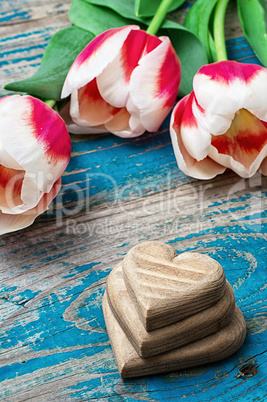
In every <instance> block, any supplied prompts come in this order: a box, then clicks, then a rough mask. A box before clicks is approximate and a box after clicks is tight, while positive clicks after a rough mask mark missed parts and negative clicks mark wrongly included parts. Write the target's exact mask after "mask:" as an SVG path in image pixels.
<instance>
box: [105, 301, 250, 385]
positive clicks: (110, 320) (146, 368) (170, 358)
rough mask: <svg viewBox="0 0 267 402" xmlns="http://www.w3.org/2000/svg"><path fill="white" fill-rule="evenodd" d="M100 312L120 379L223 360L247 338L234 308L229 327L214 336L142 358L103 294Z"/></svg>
mask: <svg viewBox="0 0 267 402" xmlns="http://www.w3.org/2000/svg"><path fill="white" fill-rule="evenodd" d="M103 311H104V317H105V321H106V323H107V329H108V334H109V337H110V340H111V345H112V349H113V352H114V355H115V357H116V361H117V365H118V369H119V372H120V374H121V376H122V378H129V377H138V376H142V375H151V374H157V373H164V372H168V371H176V370H181V369H184V368H188V367H192V366H193V367H196V366H198V365H200V364H206V363H213V362H216V361H218V360H221V359H225V358H227V357H229V356H231V354H232V353H234V352H236V351H237V350H238V349H239V348H240V347H241V345H242V344H243V341H244V339H245V335H246V323H245V320H244V317H243V314H242V313H241V311H240V309H239V308H238V307H237V306H236V308H235V311H234V315H233V318H232V319H231V321H230V322H229V324H228V325H226V326H225V327H224V328H222V329H220V330H219V331H218V332H216V333H215V334H212V335H209V336H207V337H204V338H202V339H200V340H197V341H195V342H193V343H190V344H189V345H184V346H181V347H179V348H177V349H172V350H171V351H169V352H165V353H161V354H158V355H155V356H150V357H146V358H143V357H140V356H139V355H138V354H137V352H136V350H135V349H134V348H133V346H132V344H131V343H130V342H129V340H128V338H127V337H126V335H125V333H124V332H123V330H122V328H121V327H120V325H119V323H118V321H117V320H116V318H115V316H114V315H113V313H112V310H111V309H110V307H109V303H108V301H107V296H106V294H104V297H103Z"/></svg>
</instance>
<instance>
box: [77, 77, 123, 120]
mask: <svg viewBox="0 0 267 402" xmlns="http://www.w3.org/2000/svg"><path fill="white" fill-rule="evenodd" d="M73 104H75V105H76V108H77V109H78V115H77V113H74V112H73ZM118 111H119V109H117V108H115V107H113V106H111V105H110V104H108V103H107V102H106V101H105V100H104V99H103V98H102V97H101V95H100V93H99V90H98V87H97V83H96V80H95V79H94V80H93V81H91V82H89V84H87V85H85V86H84V87H83V88H81V89H79V90H78V97H77V99H75V100H73V98H72V100H71V106H70V115H71V117H72V119H73V121H74V122H75V123H77V124H79V125H81V126H99V125H102V124H105V123H108V122H109V121H110V120H112V119H113V116H114V114H116V113H117V112H118Z"/></svg>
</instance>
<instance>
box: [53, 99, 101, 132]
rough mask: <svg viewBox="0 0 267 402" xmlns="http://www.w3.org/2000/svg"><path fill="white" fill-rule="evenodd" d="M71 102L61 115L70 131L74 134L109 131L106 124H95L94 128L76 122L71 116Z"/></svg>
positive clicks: (61, 111)
mask: <svg viewBox="0 0 267 402" xmlns="http://www.w3.org/2000/svg"><path fill="white" fill-rule="evenodd" d="M69 109H70V102H68V103H67V104H66V105H65V106H64V107H63V108H62V109H61V110H60V116H61V117H62V119H63V120H64V121H65V123H66V126H67V129H68V131H69V133H73V134H102V133H107V132H108V130H107V129H106V128H105V126H104V125H103V124H102V125H99V126H94V127H93V128H91V127H88V126H80V125H78V124H76V123H75V122H74V121H73V120H72V118H71V117H70V112H69Z"/></svg>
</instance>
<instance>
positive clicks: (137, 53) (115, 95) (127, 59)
mask: <svg viewBox="0 0 267 402" xmlns="http://www.w3.org/2000/svg"><path fill="white" fill-rule="evenodd" d="M160 43H161V41H160V39H158V38H157V37H156V36H153V35H148V34H147V33H146V32H144V31H141V30H140V31H131V32H130V34H129V35H128V37H127V39H126V40H125V42H124V44H123V46H122V48H121V50H120V53H119V54H118V56H117V57H116V58H115V59H114V60H113V61H112V62H111V63H110V64H108V66H107V67H106V68H105V69H104V70H103V72H102V73H101V74H100V75H99V76H98V77H97V85H98V88H99V91H100V93H101V96H102V97H103V98H104V99H105V100H106V101H107V102H108V103H110V104H112V105H113V106H116V107H124V106H125V105H126V103H127V99H128V97H129V83H130V79H131V75H132V72H133V71H134V69H135V68H136V67H137V66H138V63H139V60H140V59H141V57H142V55H144V54H146V53H147V52H148V50H149V51H152V50H153V49H154V48H155V47H157V46H158V45H159V44H160Z"/></svg>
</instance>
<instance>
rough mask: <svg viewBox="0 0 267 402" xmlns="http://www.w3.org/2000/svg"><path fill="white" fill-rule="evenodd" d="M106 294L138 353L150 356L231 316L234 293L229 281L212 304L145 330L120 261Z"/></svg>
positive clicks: (217, 326) (211, 329)
mask: <svg viewBox="0 0 267 402" xmlns="http://www.w3.org/2000/svg"><path fill="white" fill-rule="evenodd" d="M106 294H107V299H108V302H109V306H110V308H111V310H112V312H113V314H114V316H115V317H116V319H117V321H118V322H119V324H120V326H121V328H122V329H123V331H124V333H125V334H126V336H127V338H128V339H129V341H130V342H131V344H132V345H133V347H134V348H135V350H136V351H137V353H138V355H139V356H142V357H148V356H153V355H156V354H159V353H162V352H166V351H168V350H171V349H174V348H177V347H180V346H182V345H186V344H188V343H191V342H194V341H196V340H198V339H201V338H204V337H206V336H208V335H210V334H212V333H214V332H217V331H219V330H220V329H221V328H224V327H225V326H226V325H227V324H228V323H229V322H230V320H231V319H232V317H233V313H234V308H235V295H234V292H233V290H232V287H231V285H230V284H229V282H226V291H225V294H224V295H223V297H222V298H221V299H220V300H219V301H218V302H217V303H215V304H214V305H212V306H211V307H208V308H207V309H205V310H202V311H200V312H198V313H196V314H193V315H192V316H190V317H187V318H185V319H183V320H181V321H178V322H175V323H173V324H171V325H167V326H165V327H163V328H159V329H156V330H154V331H150V332H147V331H146V330H145V328H144V326H143V324H142V322H141V320H140V318H139V315H138V313H137V311H136V309H135V306H134V303H133V301H132V299H131V297H130V295H129V293H128V291H127V289H126V286H125V282H124V280H123V275H122V263H120V264H118V265H117V266H116V267H115V268H114V269H113V270H112V272H111V273H110V275H109V277H108V280H107V286H106Z"/></svg>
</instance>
